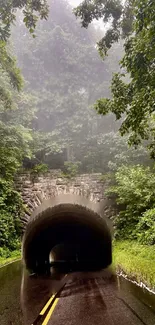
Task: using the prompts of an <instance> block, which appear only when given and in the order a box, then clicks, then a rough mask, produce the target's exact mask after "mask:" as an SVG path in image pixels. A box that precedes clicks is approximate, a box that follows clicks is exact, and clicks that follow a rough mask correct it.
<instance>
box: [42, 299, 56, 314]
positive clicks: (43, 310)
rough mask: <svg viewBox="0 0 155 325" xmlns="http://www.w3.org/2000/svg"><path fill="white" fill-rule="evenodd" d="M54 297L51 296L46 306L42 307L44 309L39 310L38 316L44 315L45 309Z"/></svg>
mask: <svg viewBox="0 0 155 325" xmlns="http://www.w3.org/2000/svg"><path fill="white" fill-rule="evenodd" d="M54 297H55V295H53V296H52V297H51V298H50V299H49V300H48V302H47V304H46V305H45V306H44V308H43V309H42V310H41V312H40V315H44V314H45V312H46V310H47V308H48V307H49V305H50V304H51V302H52V300H53V299H54Z"/></svg>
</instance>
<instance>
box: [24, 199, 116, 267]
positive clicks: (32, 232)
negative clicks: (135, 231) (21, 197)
mask: <svg viewBox="0 0 155 325" xmlns="http://www.w3.org/2000/svg"><path fill="white" fill-rule="evenodd" d="M69 198H70V197H68V199H67V198H66V197H65V201H64V200H63V202H62V200H60V201H59V200H58V201H57V202H54V204H53V202H52V201H51V200H50V201H47V202H45V203H44V204H43V206H42V207H40V208H39V210H38V211H36V212H35V213H34V215H32V217H31V219H30V222H29V223H28V225H27V228H26V231H25V234H24V238H23V259H24V261H25V264H26V267H27V268H28V269H29V270H30V271H31V272H35V273H46V272H49V271H50V267H51V266H53V267H56V268H59V270H63V271H64V272H69V271H78V270H92V269H102V268H106V267H107V266H109V265H110V264H111V262H112V253H111V233H110V230H109V228H108V226H107V223H106V221H105V219H103V218H102V217H101V216H100V215H99V214H98V213H97V212H96V211H94V210H93V209H92V207H91V208H90V207H89V205H90V204H89V201H88V202H87V204H86V200H84V201H82V202H81V204H79V202H76V199H75V197H74V200H73V198H72V200H69ZM66 199H67V200H66ZM77 201H79V198H78V200H77ZM83 202H84V204H83ZM50 262H51V264H52V265H50Z"/></svg>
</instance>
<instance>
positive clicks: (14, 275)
mask: <svg viewBox="0 0 155 325" xmlns="http://www.w3.org/2000/svg"><path fill="white" fill-rule="evenodd" d="M60 278H61V277H59V276H52V277H50V278H49V277H44V278H37V277H30V276H29V274H28V273H27V272H23V273H22V269H21V264H20V263H19V262H18V263H14V264H12V265H8V266H7V267H5V268H3V269H0V325H31V324H32V323H33V322H34V320H35V319H36V317H37V316H38V314H39V313H40V311H41V309H42V308H43V306H44V305H45V304H46V302H47V301H48V299H49V298H50V297H51V296H52V294H53V293H55V292H56V291H57V290H58V289H59V288H60V287H61V285H62V279H61V281H60ZM21 279H22V280H21ZM65 281H66V285H65V287H64V289H63V290H62V292H61V294H60V295H59V300H58V301H57V304H56V306H55V309H54V311H53V313H52V315H51V319H50V321H49V322H48V325H64V324H65V325H101V324H102V325H116V324H117V325H155V296H154V295H150V294H149V293H144V292H143V290H142V289H141V288H137V287H136V286H135V285H132V284H130V283H129V282H128V281H126V280H123V279H121V278H120V279H119V280H118V279H116V277H115V276H114V275H113V274H112V273H111V272H110V271H101V272H93V273H73V274H70V275H68V276H67V277H66V278H65ZM43 320H44V318H42V319H40V321H39V322H38V323H37V325H40V324H42V323H43Z"/></svg>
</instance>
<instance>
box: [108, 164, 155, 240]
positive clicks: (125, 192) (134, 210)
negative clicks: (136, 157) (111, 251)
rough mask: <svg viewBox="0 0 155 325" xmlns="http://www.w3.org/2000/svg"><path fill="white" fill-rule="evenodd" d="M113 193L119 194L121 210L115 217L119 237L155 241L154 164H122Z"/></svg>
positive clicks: (110, 190) (116, 175)
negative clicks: (148, 165) (151, 166)
mask: <svg viewBox="0 0 155 325" xmlns="http://www.w3.org/2000/svg"><path fill="white" fill-rule="evenodd" d="M115 181H116V185H115V186H113V187H112V188H111V189H109V191H108V192H109V194H110V193H111V194H115V195H116V196H117V203H118V205H119V207H120V212H119V214H118V216H117V217H116V218H115V226H116V232H115V237H116V238H119V239H123V238H125V239H136V240H138V241H139V242H140V243H143V244H148V245H153V244H155V175H154V171H152V170H151V169H150V167H143V166H141V165H137V166H133V167H129V166H122V167H120V168H119V169H118V171H117V172H116V174H115Z"/></svg>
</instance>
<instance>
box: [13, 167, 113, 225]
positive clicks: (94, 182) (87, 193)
mask: <svg viewBox="0 0 155 325" xmlns="http://www.w3.org/2000/svg"><path fill="white" fill-rule="evenodd" d="M16 188H17V190H18V191H20V192H21V194H22V198H23V201H24V203H25V205H26V206H27V212H26V213H25V216H23V218H22V222H23V227H24V226H25V225H26V224H27V222H28V220H29V218H30V215H31V213H32V211H33V210H34V209H35V208H36V207H37V206H39V205H40V204H41V202H42V201H43V200H44V199H49V198H51V197H53V196H57V195H59V194H65V193H70V194H76V195H82V196H84V197H86V198H88V199H89V200H90V201H93V202H95V203H96V202H101V206H103V209H104V214H105V215H106V216H108V217H111V215H112V210H113V209H112V206H111V202H110V201H108V200H107V198H106V196H105V194H104V193H105V190H106V188H107V184H106V182H103V181H101V174H82V175H79V176H77V177H75V178H73V179H67V178H65V177H62V176H61V171H59V170H56V171H55V170H51V171H49V172H48V173H46V174H44V175H40V176H38V177H36V178H34V177H32V174H31V173H29V172H24V173H22V174H20V175H18V177H17V178H16Z"/></svg>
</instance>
